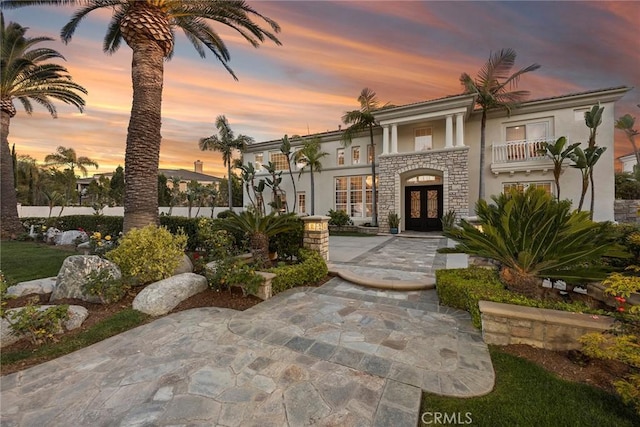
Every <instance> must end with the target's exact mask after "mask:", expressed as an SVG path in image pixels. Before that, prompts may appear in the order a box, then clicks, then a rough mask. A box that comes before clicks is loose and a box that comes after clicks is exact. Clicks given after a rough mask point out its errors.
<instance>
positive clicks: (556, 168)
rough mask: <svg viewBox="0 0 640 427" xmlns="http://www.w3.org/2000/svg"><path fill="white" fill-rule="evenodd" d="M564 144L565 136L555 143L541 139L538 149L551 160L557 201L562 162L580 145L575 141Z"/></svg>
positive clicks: (565, 141)
mask: <svg viewBox="0 0 640 427" xmlns="http://www.w3.org/2000/svg"><path fill="white" fill-rule="evenodd" d="M566 145H567V138H566V137H564V136H561V137H560V138H558V139H557V140H556V142H555V143H551V142H547V141H543V142H542V148H540V150H539V152H540V153H542V154H545V155H546V156H547V157H548V158H550V159H551V160H552V161H553V178H554V179H555V181H556V198H557V200H558V201H560V174H561V173H562V164H563V163H564V161H565V160H567V159H569V158H571V155H572V154H573V150H574V149H575V148H576V147H577V146H578V145H580V143H579V142H575V143H573V144H571V145H569V146H568V147H566V148H565V146H566Z"/></svg>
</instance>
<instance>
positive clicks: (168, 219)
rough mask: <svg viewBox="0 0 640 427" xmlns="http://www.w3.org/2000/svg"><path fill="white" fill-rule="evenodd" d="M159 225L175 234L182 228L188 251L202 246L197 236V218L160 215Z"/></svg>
mask: <svg viewBox="0 0 640 427" xmlns="http://www.w3.org/2000/svg"><path fill="white" fill-rule="evenodd" d="M160 225H161V226H163V227H166V229H167V230H169V231H170V232H171V234H173V235H176V234H178V233H179V232H180V230H182V232H183V233H184V234H186V236H187V247H186V250H188V251H195V250H196V249H197V248H199V247H200V246H202V242H200V239H199V236H198V218H187V217H186V216H168V215H162V216H161V217H160Z"/></svg>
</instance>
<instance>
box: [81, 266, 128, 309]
mask: <svg viewBox="0 0 640 427" xmlns="http://www.w3.org/2000/svg"><path fill="white" fill-rule="evenodd" d="M128 289H129V286H128V285H127V284H126V282H125V281H123V280H118V279H116V278H114V277H113V275H112V274H111V272H110V271H108V270H99V271H92V272H91V273H89V275H88V276H87V279H86V282H85V284H84V286H83V290H84V291H85V292H86V293H88V294H89V295H94V296H97V297H99V298H100V301H101V302H102V303H103V304H111V303H114V302H117V301H120V300H121V299H122V297H124V295H125V294H126V293H127V290H128Z"/></svg>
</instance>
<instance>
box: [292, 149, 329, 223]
mask: <svg viewBox="0 0 640 427" xmlns="http://www.w3.org/2000/svg"><path fill="white" fill-rule="evenodd" d="M328 155H329V153H326V152H324V151H322V150H321V148H320V138H318V137H316V138H312V139H310V140H307V141H305V142H304V145H303V146H302V148H301V149H300V150H298V151H296V154H295V155H294V158H295V161H296V163H298V164H300V165H302V167H301V168H300V173H299V174H298V179H300V176H302V172H304V170H305V168H307V167H308V168H309V173H310V174H311V215H315V214H316V208H315V200H316V195H315V183H314V180H313V171H316V172H318V173H320V172H322V163H321V162H320V160H321V159H322V158H323V157H326V156H328Z"/></svg>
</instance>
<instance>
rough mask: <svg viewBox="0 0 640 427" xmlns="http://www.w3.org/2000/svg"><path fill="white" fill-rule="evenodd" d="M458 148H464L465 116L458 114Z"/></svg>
mask: <svg viewBox="0 0 640 427" xmlns="http://www.w3.org/2000/svg"><path fill="white" fill-rule="evenodd" d="M456 147H464V115H463V114H462V113H458V114H456Z"/></svg>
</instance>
